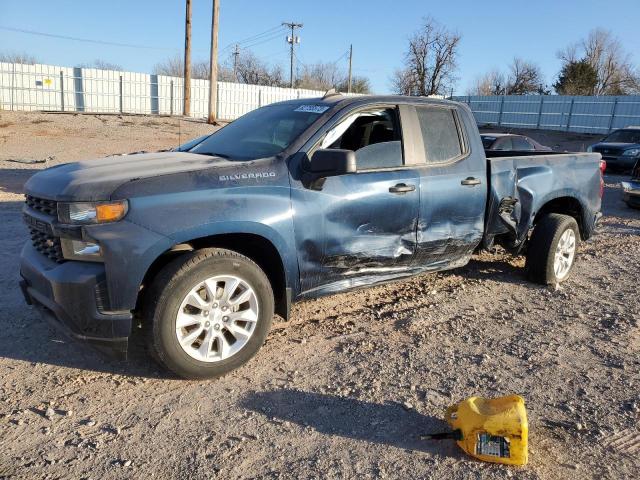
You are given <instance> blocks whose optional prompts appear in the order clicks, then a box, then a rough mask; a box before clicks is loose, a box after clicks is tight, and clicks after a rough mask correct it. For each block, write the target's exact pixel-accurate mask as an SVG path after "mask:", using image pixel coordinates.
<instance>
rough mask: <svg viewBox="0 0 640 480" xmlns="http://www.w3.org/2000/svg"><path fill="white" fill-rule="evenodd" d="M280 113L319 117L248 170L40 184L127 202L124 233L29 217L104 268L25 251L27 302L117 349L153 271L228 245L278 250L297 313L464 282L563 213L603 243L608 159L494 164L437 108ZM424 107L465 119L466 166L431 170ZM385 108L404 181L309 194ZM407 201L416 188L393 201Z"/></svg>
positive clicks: (124, 164)
mask: <svg viewBox="0 0 640 480" xmlns="http://www.w3.org/2000/svg"><path fill="white" fill-rule="evenodd" d="M308 104H312V105H311V106H309V105H308ZM279 105H281V106H287V105H290V107H291V109H297V110H296V111H298V112H300V111H304V112H309V111H311V112H312V113H315V112H317V119H315V120H314V121H313V123H311V124H310V126H309V127H308V128H306V129H305V130H304V131H302V132H301V133H300V134H299V135H298V136H297V137H296V138H295V139H293V141H292V142H291V143H290V145H289V146H288V147H287V148H286V149H285V150H283V151H282V152H281V153H279V154H277V155H275V156H270V157H267V158H260V159H256V160H242V161H240V160H234V159H231V158H221V157H220V156H216V155H215V154H209V155H202V154H195V153H188V152H180V151H175V152H165V153H159V154H137V155H125V156H119V157H110V158H106V159H102V160H97V161H88V162H80V163H77V164H69V165H63V166H60V167H54V168H52V169H49V170H45V171H42V172H40V173H38V174H36V175H34V176H33V177H32V178H31V179H30V180H29V181H28V182H27V184H26V185H25V191H26V193H27V194H28V195H30V196H31V197H37V198H38V199H40V200H42V201H44V202H50V203H53V204H55V202H69V201H83V202H87V201H114V200H127V202H128V213H127V215H126V217H125V218H124V219H123V220H121V221H119V222H115V223H111V224H102V225H85V226H82V227H77V226H69V225H60V224H59V221H58V219H57V218H55V217H54V216H47V215H44V214H43V213H42V212H36V211H34V209H33V208H32V206H29V205H27V206H25V210H24V213H25V216H27V217H28V218H30V219H31V220H28V221H29V222H30V225H32V226H33V225H34V222H36V223H37V224H38V225H42V228H43V229H44V230H43V231H46V232H50V233H51V232H53V233H51V234H52V235H53V237H56V236H58V237H61V238H64V237H65V236H66V235H69V234H71V233H70V232H72V230H73V232H75V233H73V234H74V235H76V237H74V238H80V239H82V240H84V241H91V242H96V243H97V244H99V245H100V248H101V252H102V256H103V259H102V262H99V263H92V264H91V265H90V266H87V265H88V264H87V263H86V262H79V261H75V260H74V261H68V260H64V261H62V262H61V263H56V262H54V261H51V260H49V259H48V258H46V257H45V256H44V255H42V254H41V253H40V252H38V251H36V250H37V249H36V247H35V246H31V245H27V246H25V250H24V251H23V256H22V264H21V274H22V277H23V287H24V291H25V296H26V298H27V299H28V301H34V302H36V303H39V304H42V305H43V306H44V307H45V308H46V310H47V311H48V312H53V313H54V315H55V316H56V317H57V318H58V320H59V321H61V322H62V323H65V324H66V325H67V326H68V327H69V328H70V329H71V330H72V332H73V333H74V334H75V335H76V336H79V337H82V338H85V339H87V338H89V339H93V340H96V338H97V340H100V341H108V340H109V339H117V340H118V342H120V344H122V342H126V337H127V336H128V332H129V331H130V328H131V321H132V318H133V313H134V312H135V311H136V308H138V307H137V304H138V298H139V291H140V290H141V288H144V287H145V286H146V285H145V281H150V280H152V279H153V277H152V276H151V277H150V276H149V275H150V272H151V273H153V266H154V265H156V264H157V263H158V262H160V264H162V260H163V258H166V257H165V256H167V255H169V256H171V254H172V252H173V250H172V249H175V248H177V247H183V248H184V247H188V246H189V245H211V246H215V245H216V242H217V239H220V238H222V237H223V236H228V235H238V234H247V235H250V236H252V238H258V237H259V238H260V239H263V240H264V241H266V242H268V244H270V245H271V246H273V250H270V251H271V252H277V257H279V258H272V259H271V258H269V259H267V258H262V259H260V258H257V259H254V260H256V261H260V260H263V261H264V262H266V263H269V262H271V261H273V262H275V264H278V265H281V267H282V277H283V282H284V285H283V287H284V288H285V289H286V297H287V306H288V304H289V303H288V302H289V301H296V300H299V299H303V298H309V297H316V296H320V295H325V294H330V293H337V292H342V291H346V290H349V289H353V288H360V287H365V286H368V285H374V284H377V283H382V282H386V281H389V280H394V279H397V278H402V277H407V276H410V275H414V274H417V273H421V272H427V271H439V270H445V269H450V268H455V267H459V266H462V265H464V264H465V263H466V262H467V261H468V260H469V258H470V257H471V254H472V253H473V251H474V250H476V249H477V248H478V247H479V246H485V247H489V246H491V245H493V244H494V243H500V244H502V245H505V246H506V247H507V248H511V249H513V250H514V251H517V250H518V249H519V248H520V247H521V246H522V245H523V244H524V242H525V241H526V238H527V235H528V233H529V231H530V230H531V228H532V225H533V224H534V222H535V219H536V215H538V213H539V212H540V211H543V210H544V209H545V208H547V206H548V205H549V204H550V203H549V202H553V201H554V200H558V199H570V200H571V202H574V203H572V204H571V205H578V206H579V209H577V210H579V211H577V212H576V215H578V216H579V217H580V218H579V220H580V221H579V223H580V227H581V233H582V236H583V237H584V238H588V237H589V236H591V234H592V233H593V229H594V226H595V223H596V220H597V217H598V215H599V211H600V197H599V195H598V189H599V182H600V176H599V170H598V163H599V159H600V156H599V154H561V155H542V156H511V157H504V158H500V159H489V160H487V159H486V157H485V154H484V150H483V147H482V142H481V140H480V136H479V133H478V130H477V127H476V125H475V122H474V120H473V116H472V114H471V112H470V110H469V109H468V108H467V107H466V106H464V105H462V104H457V103H454V102H447V101H441V100H433V99H425V98H409V97H352V98H343V97H330V98H328V99H305V100H295V101H289V102H283V103H281V104H279ZM425 105H426V106H434V107H437V108H443V109H448V110H450V111H452V112H455V118H456V119H457V120H456V121H457V123H456V125H457V128H459V135H460V141H461V142H462V144H463V146H464V148H463V150H462V154H461V155H460V156H459V157H458V158H454V159H452V161H450V162H447V163H440V164H437V165H434V164H429V163H428V162H427V161H426V157H427V155H426V154H425V147H424V139H423V138H422V133H421V129H420V128H421V127H420V125H419V123H418V120H417V115H416V110H417V106H425ZM265 108H268V107H265ZM380 108H382V109H394V111H397V115H398V117H397V120H398V124H399V125H400V126H401V127H400V128H399V130H398V131H397V132H396V134H397V135H399V137H398V138H399V140H394V141H396V146H397V145H398V144H397V142H398V141H399V142H401V147H399V148H401V155H402V165H399V166H394V167H391V168H389V167H387V168H374V169H369V170H363V171H359V170H357V171H355V172H352V173H347V174H339V175H328V176H327V177H326V178H323V179H321V181H320V182H316V183H312V184H310V183H309V182H308V181H307V180H305V179H306V178H307V177H308V171H307V167H305V165H308V162H309V161H310V160H309V159H310V158H311V157H312V155H313V152H314V151H315V150H316V149H317V148H319V144H320V142H321V140H322V139H323V138H325V135H327V132H329V131H330V130H331V129H332V128H334V127H336V125H338V124H339V123H340V122H342V121H343V120H344V119H345V118H347V117H348V116H350V115H353V114H357V113H358V112H361V111H364V110H367V109H380ZM300 109H302V110H300ZM214 135H215V134H214ZM398 186H404V187H410V188H407V189H406V191H405V190H402V191H397V190H394V188H396V187H398ZM34 219H35V220H34ZM71 227H73V228H71ZM38 228H40V227H38ZM53 237H52V238H53ZM227 246H228V245H227ZM254 250H255V249H254ZM256 254H257V255H260V253H259V252H258V253H256ZM264 255H267V253H264ZM171 258H173V257H171ZM145 279H146V280H145ZM69 298H76V300H75V301H74V302H70V301H69V300H68V299H69ZM72 303H73V305H72ZM101 322H102V323H101ZM105 325H106V327H105ZM92 332H93V333H92ZM96 332H98V333H96ZM109 332H111V333H109Z"/></svg>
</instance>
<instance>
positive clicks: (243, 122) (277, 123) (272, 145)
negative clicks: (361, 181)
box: [189, 103, 329, 160]
mask: <svg viewBox="0 0 640 480" xmlns="http://www.w3.org/2000/svg"><path fill="white" fill-rule="evenodd" d="M328 109H329V107H328V106H327V105H322V104H309V105H301V104H298V103H295V104H291V103H288V104H279V105H268V106H266V107H262V108H258V109H257V110H253V111H252V112H249V113H247V114H246V115H244V116H242V117H240V118H238V119H237V120H235V121H233V122H231V123H230V124H229V125H227V126H226V127H224V128H222V129H220V130H218V131H217V132H216V133H214V134H213V135H211V136H210V137H209V138H207V139H206V140H204V141H203V142H201V143H199V144H198V145H196V146H195V147H193V148H192V149H191V150H189V151H190V152H192V153H200V154H203V155H219V156H221V157H225V158H229V159H231V160H254V159H256V158H263V157H271V156H273V155H277V154H278V153H280V152H282V151H283V150H284V149H285V148H287V147H288V146H289V145H290V144H291V143H292V142H293V141H294V140H295V139H296V138H297V137H298V136H299V135H300V134H301V133H302V132H303V131H305V130H306V129H307V128H308V127H309V126H310V125H311V124H312V123H313V122H315V121H316V120H317V119H318V117H319V116H320V115H321V114H322V113H323V112H325V111H326V110H328Z"/></svg>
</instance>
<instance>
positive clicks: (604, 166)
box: [600, 159, 607, 175]
mask: <svg viewBox="0 0 640 480" xmlns="http://www.w3.org/2000/svg"><path fill="white" fill-rule="evenodd" d="M606 169H607V162H606V161H605V160H602V159H600V173H601V174H603V175H604V172H605V170H606Z"/></svg>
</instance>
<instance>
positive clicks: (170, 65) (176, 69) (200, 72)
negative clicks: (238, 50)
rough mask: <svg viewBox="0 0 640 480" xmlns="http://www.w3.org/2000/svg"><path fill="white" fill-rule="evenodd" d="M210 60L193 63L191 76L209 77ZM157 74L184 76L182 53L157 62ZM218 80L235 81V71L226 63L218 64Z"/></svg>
mask: <svg viewBox="0 0 640 480" xmlns="http://www.w3.org/2000/svg"><path fill="white" fill-rule="evenodd" d="M209 72H210V70H209V62H207V61H204V60H200V61H197V62H192V63H191V78H197V79H204V80H208V79H209ZM153 73H155V74H156V75H167V76H169V77H182V76H183V75H184V58H183V57H182V55H174V56H173V57H169V58H167V59H166V60H164V61H163V62H160V63H157V64H156V65H155V66H154V67H153ZM218 81H220V82H234V81H236V80H235V78H234V77H233V72H232V70H230V69H229V68H228V67H226V66H224V65H218Z"/></svg>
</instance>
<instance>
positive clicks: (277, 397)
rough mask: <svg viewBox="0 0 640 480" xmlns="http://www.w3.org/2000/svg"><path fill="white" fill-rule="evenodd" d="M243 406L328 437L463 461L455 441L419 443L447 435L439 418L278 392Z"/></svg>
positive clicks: (401, 409) (244, 402)
mask: <svg viewBox="0 0 640 480" xmlns="http://www.w3.org/2000/svg"><path fill="white" fill-rule="evenodd" d="M241 406H243V407H244V408H246V409H248V410H253V411H255V412H258V413H260V414H262V415H264V416H265V417H267V418H269V419H275V420H276V421H287V422H291V423H294V424H296V425H300V426H301V427H311V428H312V429H313V430H315V431H316V432H318V433H320V434H322V435H327V436H339V437H345V438H351V439H355V440H363V441H366V442H371V443H377V444H382V445H388V446H391V447H396V448H402V449H407V450H415V451H423V452H429V453H432V454H436V455H440V456H443V457H445V456H458V455H459V454H458V452H457V450H456V449H455V443H454V442H452V441H435V440H420V438H419V435H421V434H424V433H435V432H443V431H448V430H449V427H448V425H447V424H446V423H445V422H444V421H443V420H440V419H438V418H435V417H432V416H428V415H422V414H420V413H418V412H416V411H415V410H413V409H411V410H407V409H405V408H404V407H403V406H402V405H400V404H398V403H394V402H388V403H384V404H379V403H371V402H365V401H362V400H356V399H353V398H347V397H337V396H333V395H324V394H320V393H313V392H305V391H302V390H277V391H268V392H256V393H251V394H249V395H246V396H245V397H244V398H243V399H242V401H241Z"/></svg>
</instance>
